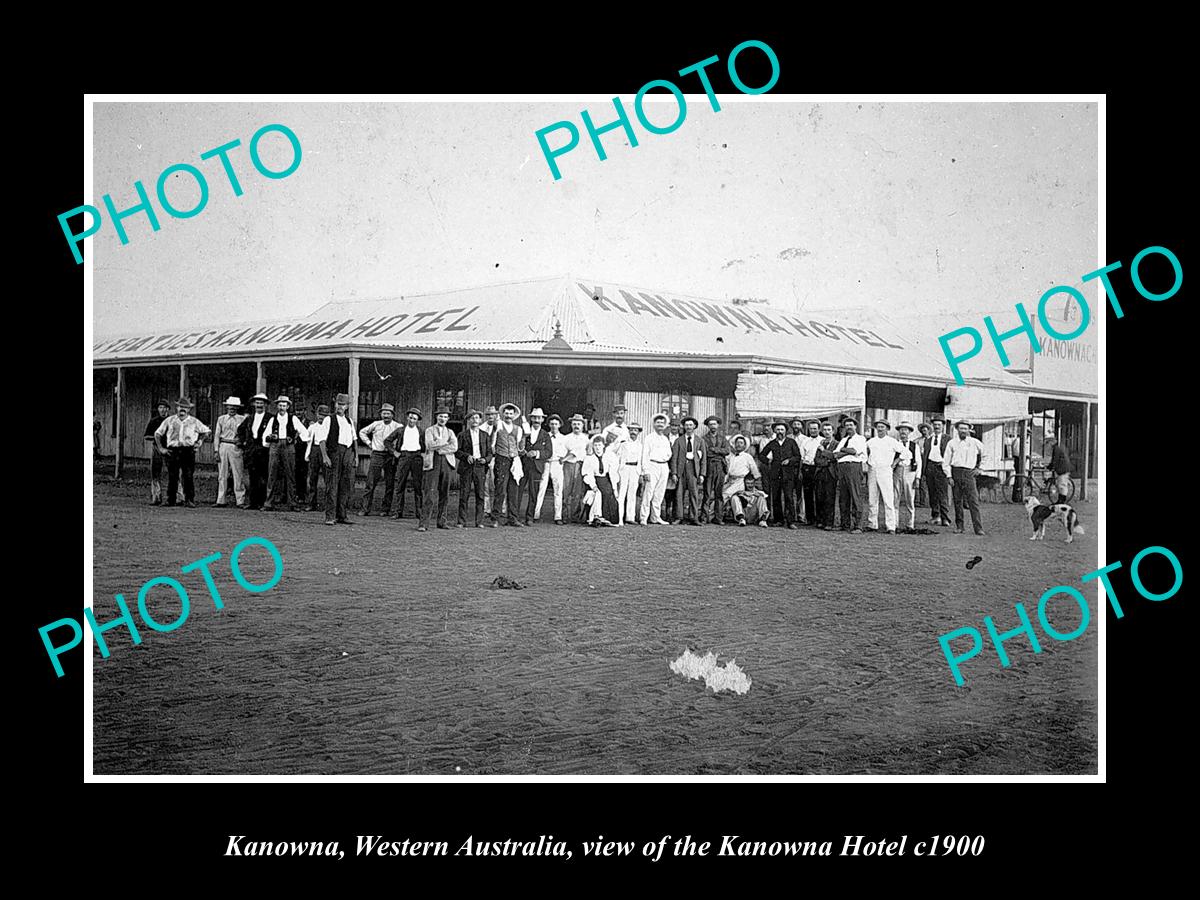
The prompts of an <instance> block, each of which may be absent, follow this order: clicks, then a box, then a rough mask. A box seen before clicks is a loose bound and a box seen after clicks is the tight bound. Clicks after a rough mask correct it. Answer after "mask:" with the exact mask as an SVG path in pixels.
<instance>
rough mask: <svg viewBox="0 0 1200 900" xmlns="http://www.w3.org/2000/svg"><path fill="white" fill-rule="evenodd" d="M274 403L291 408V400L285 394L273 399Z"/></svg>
mask: <svg viewBox="0 0 1200 900" xmlns="http://www.w3.org/2000/svg"><path fill="white" fill-rule="evenodd" d="M275 402H276V403H286V404H287V405H288V406H291V405H292V398H291V397H289V396H288V395H287V394H280V395H279V396H278V397H276V398H275Z"/></svg>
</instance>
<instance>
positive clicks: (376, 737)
mask: <svg viewBox="0 0 1200 900" xmlns="http://www.w3.org/2000/svg"><path fill="white" fill-rule="evenodd" d="M360 488H361V483H360ZM198 495H199V498H200V500H201V502H202V504H203V505H201V506H199V507H197V508H195V509H184V508H175V509H166V508H159V507H150V506H148V505H147V500H148V497H149V488H148V485H147V483H146V481H145V476H144V475H142V477H141V479H140V480H139V479H137V478H136V476H135V478H134V479H133V480H128V479H127V480H126V481H122V482H113V480H112V479H111V478H110V477H108V476H107V475H97V477H96V479H95V489H94V499H95V502H94V525H95V532H94V534H95V581H94V586H95V597H96V601H95V607H96V609H95V611H96V614H97V618H98V620H99V621H100V622H101V623H103V622H105V621H107V620H108V619H110V618H111V617H112V616H113V613H114V611H115V604H114V603H113V601H112V595H113V594H114V593H121V594H123V595H124V596H125V598H126V600H127V602H128V603H129V605H130V607H131V608H135V607H136V599H137V593H138V589H139V588H140V586H141V585H142V584H143V582H145V581H147V580H149V579H150V578H153V577H155V576H158V575H173V576H174V577H176V578H178V579H179V580H180V581H182V582H183V583H184V584H185V586H187V588H188V591H189V594H190V597H191V603H192V610H191V614H190V617H189V618H188V619H187V621H186V622H184V624H183V625H182V626H181V627H180V628H178V629H177V630H175V631H172V632H170V633H157V632H154V631H151V630H150V629H149V628H142V629H141V631H142V636H143V643H142V645H141V646H140V647H133V646H131V645H130V644H129V642H128V638H127V635H126V632H125V631H124V630H114V631H111V632H108V633H107V635H106V637H108V638H109V642H110V646H111V648H112V655H111V656H110V657H109V658H108V659H102V658H101V656H100V654H99V651H97V650H95V648H94V646H93V651H92V652H93V653H94V692H95V699H94V710H95V719H94V748H95V749H94V752H95V756H94V763H95V771H96V773H97V774H133V773H139V774H165V773H225V774H342V773H380V774H405V773H413V774H416V773H434V774H455V773H461V774H505V773H513V774H568V773H587V774H607V773H628V774H668V773H678V774H740V773H761V774H783V773H802V774H816V773H838V774H847V773H871V774H880V773H895V774H922V773H943V774H979V773H1059V774H1067V773H1072V774H1082V773H1094V772H1095V771H1096V766H1097V718H1096V717H1097V706H1096V700H1097V696H1096V690H1097V689H1096V677H1097V641H1098V638H1097V631H1096V612H1097V611H1096V610H1095V608H1093V610H1092V613H1093V619H1092V624H1091V625H1090V626H1089V627H1088V630H1087V632H1086V633H1085V634H1084V635H1083V636H1082V637H1080V638H1078V639H1076V640H1074V641H1071V642H1068V643H1057V642H1055V641H1053V640H1050V639H1048V638H1044V639H1043V640H1042V646H1043V652H1042V653H1040V654H1037V655H1035V654H1034V653H1033V651H1032V650H1031V649H1030V647H1029V644H1028V641H1027V640H1026V639H1024V638H1021V639H1015V640H1013V641H1011V642H1009V644H1008V650H1009V655H1010V656H1011V657H1012V666H1011V667H1010V668H1008V669H1004V668H1002V667H1001V666H1000V664H999V662H998V660H997V658H996V655H995V652H994V650H992V648H991V646H990V645H989V644H987V643H985V649H984V652H983V653H982V654H981V655H980V656H979V657H977V658H975V659H974V660H971V661H970V662H967V663H965V664H964V675H965V677H966V679H967V681H966V685H965V686H964V687H956V686H955V683H954V679H953V677H952V675H951V672H950V669H949V667H948V666H947V664H946V661H945V658H944V657H943V655H942V651H941V648H940V646H939V644H938V641H937V637H938V635H939V634H943V633H945V632H947V631H950V630H952V629H954V628H957V627H960V626H965V625H974V626H975V627H977V628H979V629H980V630H981V631H982V630H983V624H982V619H983V616H984V615H988V614H990V615H992V616H993V617H994V618H995V619H996V623H997V627H998V628H999V629H1001V630H1007V629H1008V628H1012V627H1014V626H1015V625H1016V624H1018V621H1017V618H1016V614H1015V612H1014V610H1013V603H1014V601H1016V600H1023V601H1024V603H1025V606H1026V608H1027V609H1029V610H1030V614H1031V616H1035V615H1036V613H1035V612H1034V610H1035V609H1036V603H1037V599H1038V597H1040V595H1041V593H1042V592H1043V591H1044V590H1046V589H1047V588H1048V587H1051V586H1053V585H1058V584H1067V585H1078V582H1079V577H1080V575H1082V574H1083V573H1085V572H1089V571H1091V570H1093V569H1095V568H1096V567H1097V563H1096V525H1097V523H1096V506H1095V504H1094V503H1092V502H1087V503H1078V504H1077V508H1078V509H1079V512H1080V516H1081V520H1082V522H1083V524H1084V526H1085V528H1086V529H1087V534H1086V535H1084V536H1081V537H1077V538H1076V540H1075V542H1074V543H1073V544H1070V545H1067V544H1065V543H1064V542H1063V535H1062V531H1061V528H1060V527H1059V526H1057V525H1052V526H1051V527H1050V528H1049V529H1048V533H1047V536H1046V540H1045V542H1037V543H1031V542H1030V541H1029V540H1028V534H1029V532H1028V527H1029V526H1028V520H1027V519H1026V517H1025V513H1024V509H1023V508H1021V507H1018V506H1015V505H1012V504H985V505H984V508H983V509H984V523H985V526H986V527H987V529H988V532H989V534H988V536H987V537H985V538H977V537H974V536H972V535H970V534H966V535H955V534H953V533H945V532H943V533H939V534H937V535H934V536H896V537H888V536H882V535H863V536H850V535H845V534H842V533H825V532H821V531H817V530H815V529H803V530H801V531H798V532H795V531H791V532H789V531H786V530H783V529H773V528H772V529H760V528H736V527H721V528H717V527H711V526H710V527H705V528H689V527H686V526H680V527H674V528H669V527H668V528H637V527H627V528H623V529H613V528H608V529H588V528H585V527H574V526H572V527H563V528H556V527H554V526H552V525H549V524H546V525H538V526H536V527H534V528H529V529H516V528H498V529H490V528H489V529H484V530H482V531H480V530H476V529H472V528H468V529H465V530H455V529H451V530H450V531H439V530H437V529H433V530H431V531H429V532H428V533H417V532H416V531H415V527H416V523H415V522H414V521H413V520H411V519H406V520H404V521H402V522H393V521H389V520H385V519H380V518H377V517H371V518H368V519H361V518H358V517H357V516H353V517H352V521H353V522H354V523H355V524H354V525H353V526H351V527H345V526H337V527H334V528H329V527H326V526H324V525H323V524H322V523H323V518H324V517H323V515H322V514H321V513H290V512H276V513H263V512H247V511H241V510H218V509H213V508H212V507H211V506H208V505H207V503H211V502H212V499H213V497H214V495H215V484H214V481H213V479H212V478H211V476H209V477H207V478H206V477H204V476H201V478H200V479H199V486H198ZM454 499H455V498H454V496H453V495H452V501H453V500H454ZM410 503H411V500H410ZM919 520H920V512H918V521H919ZM250 536H262V537H266V538H268V539H269V540H271V541H272V542H273V543H274V544H275V545H276V546H277V547H278V548H279V550H280V552H281V554H282V556H283V561H284V572H283V577H282V580H281V581H280V582H279V584H278V585H277V586H276V587H274V588H272V589H271V590H269V591H267V592H265V593H260V594H250V593H247V592H246V591H244V590H243V589H241V588H240V587H239V586H238V585H237V583H236V582H235V581H234V579H233V577H232V575H231V574H230V570H229V565H228V557H229V552H230V551H231V550H232V549H233V547H234V546H235V545H236V544H237V543H239V542H240V541H241V540H243V539H244V538H246V537H250ZM217 551H219V552H220V553H221V554H222V559H221V561H220V562H218V563H216V564H215V565H214V566H213V573H214V575H215V578H216V582H217V585H218V588H219V589H220V592H221V595H222V597H223V599H224V601H225V608H224V609H223V610H221V611H216V610H215V609H214V608H213V604H212V602H211V600H210V599H209V597H208V592H207V589H206V588H205V587H204V585H203V583H202V580H201V578H200V577H199V576H198V574H196V573H193V574H189V575H180V573H179V567H180V566H181V565H185V564H187V563H189V562H192V561H193V560H196V559H198V558H200V557H203V556H207V555H209V554H212V553H213V552H217ZM976 554H978V555H981V556H982V557H983V562H982V563H980V564H979V565H977V566H976V567H975V568H974V569H973V570H967V569H966V568H965V563H966V562H967V560H969V559H971V557H973V556H975V555H976ZM242 567H243V571H244V572H245V573H246V575H247V577H248V578H250V579H251V580H252V581H263V580H265V578H266V577H268V576H269V574H270V571H271V566H270V561H269V559H268V558H267V556H266V553H265V552H260V551H259V550H257V549H251V550H248V551H247V552H246V555H245V556H244V557H243V558H242ZM498 575H506V576H508V577H510V578H513V579H516V580H517V581H519V582H521V583H523V584H525V585H527V588H526V589H525V590H520V591H516V590H490V589H489V587H488V586H489V584H490V583H491V582H492V580H493V579H494V578H496V576H498ZM1087 595H1088V596H1089V597H1091V596H1093V595H1092V594H1091V592H1090V591H1089V592H1087ZM1060 602H1061V600H1060ZM177 604H178V601H177V600H176V599H174V595H173V593H172V592H171V591H170V589H169V588H165V587H160V588H156V589H155V590H154V592H153V593H152V594H151V604H150V606H151V611H152V613H153V614H154V615H156V617H157V618H158V619H159V620H160V621H162V622H170V621H171V620H173V619H174V618H176V617H177V615H178V609H179V607H178V605H177ZM1053 609H1054V612H1053V613H1052V619H1053V621H1055V623H1056V624H1057V626H1058V628H1059V630H1060V631H1064V632H1066V631H1070V630H1072V628H1073V627H1074V625H1075V623H1076V622H1077V621H1078V619H1077V618H1074V617H1075V616H1076V615H1077V612H1075V611H1074V610H1073V609H1072V605H1071V604H1070V603H1069V602H1065V603H1062V605H1061V606H1058V605H1056V606H1054V607H1053ZM1035 622H1036V618H1035ZM85 640H86V639H85ZM685 647H691V648H693V649H696V650H699V651H707V650H714V651H716V652H718V653H719V654H720V655H721V658H722V660H724V659H727V658H736V660H737V662H738V665H739V666H741V667H742V668H743V669H744V670H745V671H746V673H747V674H748V675H749V676H750V678H751V679H752V687H751V689H750V692H749V693H747V694H745V695H743V696H736V695H733V694H730V693H722V694H720V695H716V694H714V693H713V692H712V691H710V690H707V689H706V688H705V687H704V684H703V682H700V681H686V680H684V679H683V678H682V677H681V676H678V675H675V674H673V673H672V672H671V671H670V670H669V668H668V663H669V662H670V661H671V660H673V659H675V658H676V657H677V656H679V654H680V653H682V652H683V650H684V648H685Z"/></svg>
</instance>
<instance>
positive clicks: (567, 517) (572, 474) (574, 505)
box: [563, 462, 586, 522]
mask: <svg viewBox="0 0 1200 900" xmlns="http://www.w3.org/2000/svg"><path fill="white" fill-rule="evenodd" d="M582 469H583V463H581V462H574V463H568V462H565V463H563V521H564V522H579V521H581V518H580V517H581V516H582V514H583V513H582V510H581V509H580V506H582V505H583V493H584V489H585V487H586V485H585V484H584V483H583V473H582Z"/></svg>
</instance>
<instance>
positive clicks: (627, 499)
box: [617, 465, 642, 524]
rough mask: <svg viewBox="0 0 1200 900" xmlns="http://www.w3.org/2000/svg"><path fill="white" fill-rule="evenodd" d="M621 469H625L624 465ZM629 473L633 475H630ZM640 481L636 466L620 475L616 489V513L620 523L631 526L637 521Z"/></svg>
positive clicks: (630, 467)
mask: <svg viewBox="0 0 1200 900" xmlns="http://www.w3.org/2000/svg"><path fill="white" fill-rule="evenodd" d="M622 468H625V467H624V465H623V466H622ZM630 472H633V473H634V474H632V475H630V474H629V473H630ZM641 481H642V479H641V478H640V477H638V475H637V467H636V466H629V467H628V468H625V471H623V472H622V473H621V486H620V487H619V488H618V489H617V511H618V513H619V514H620V521H621V522H629V523H630V524H633V523H634V522H636V521H637V514H638V502H637V492H638V485H639V484H641Z"/></svg>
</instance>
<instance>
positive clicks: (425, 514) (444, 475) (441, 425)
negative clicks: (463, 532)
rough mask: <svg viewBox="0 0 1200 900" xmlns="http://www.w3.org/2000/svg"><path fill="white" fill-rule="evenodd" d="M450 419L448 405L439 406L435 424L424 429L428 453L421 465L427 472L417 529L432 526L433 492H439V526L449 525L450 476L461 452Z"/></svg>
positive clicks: (447, 526)
mask: <svg viewBox="0 0 1200 900" xmlns="http://www.w3.org/2000/svg"><path fill="white" fill-rule="evenodd" d="M449 421H450V410H449V408H448V407H445V406H439V407H438V408H437V410H436V412H435V413H434V421H433V424H432V425H430V426H429V427H428V428H426V429H425V456H424V459H423V460H422V465H423V467H424V471H425V504H424V506H422V507H421V521H420V524H419V525H418V526H417V531H426V530H427V529H428V527H429V514H430V512H431V511H432V509H433V494H434V491H435V490H436V491H437V504H438V510H437V527H438V528H449V527H450V526H449V525H447V524H446V506H447V504H448V503H449V499H450V475H451V473H453V471H454V466H455V455H456V454H457V453H458V438H457V437H456V436H455V434H454V432H453V431H451V430H450V427H449V425H448V424H447V423H448V422H449Z"/></svg>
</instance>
